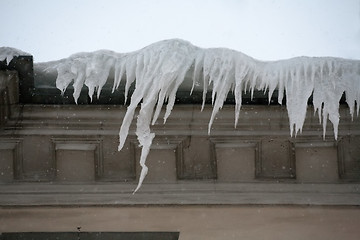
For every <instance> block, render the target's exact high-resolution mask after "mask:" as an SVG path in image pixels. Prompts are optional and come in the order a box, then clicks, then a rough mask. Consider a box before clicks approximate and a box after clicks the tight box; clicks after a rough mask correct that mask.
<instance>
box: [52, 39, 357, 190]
mask: <svg viewBox="0 0 360 240" xmlns="http://www.w3.org/2000/svg"><path fill="white" fill-rule="evenodd" d="M54 67H55V68H56V69H57V71H58V77H57V80H56V85H57V87H58V88H59V89H60V90H61V91H62V92H64V91H65V90H66V88H67V86H68V85H69V84H70V83H71V82H73V81H74V83H73V85H74V89H75V91H74V99H75V101H77V98H78V97H79V94H80V91H81V88H82V87H83V85H84V84H85V85H86V86H87V87H88V88H89V96H90V98H92V96H93V95H94V93H95V92H96V93H97V96H99V95H100V92H101V89H102V87H103V86H104V84H105V83H106V81H107V79H108V76H109V73H110V71H114V73H115V78H114V86H113V91H114V90H115V89H116V88H118V87H119V85H120V82H121V80H122V79H126V83H125V102H126V99H127V97H128V96H127V95H128V91H129V87H130V85H131V84H132V83H133V82H134V81H135V90H134V92H133V94H132V96H131V101H130V105H129V106H128V108H127V111H126V114H125V117H124V120H123V122H122V125H121V128H120V133H119V137H120V144H119V150H121V149H122V147H123V146H124V143H125V140H126V138H127V135H128V131H129V127H130V124H131V121H132V119H133V117H134V113H135V109H136V107H137V106H138V105H139V103H140V102H141V101H142V102H141V107H140V112H139V115H138V118H137V128H136V135H137V138H138V140H139V143H140V146H142V152H141V158H140V165H141V166H142V171H141V176H140V180H139V184H138V186H137V188H136V190H135V192H136V191H137V190H138V189H139V187H140V186H141V184H142V181H143V180H144V177H145V175H146V174H147V171H148V169H147V167H146V165H145V161H146V157H147V155H148V152H149V150H150V146H151V144H152V140H153V138H154V136H155V134H154V133H152V132H151V130H150V124H154V123H155V122H156V121H157V119H158V117H159V113H160V111H161V109H162V106H163V104H164V102H167V105H166V112H165V116H164V123H165V122H166V119H167V118H168V116H169V115H170V113H171V110H172V108H173V106H174V103H175V97H176V92H177V90H178V88H179V86H180V84H181V83H182V82H183V81H184V79H185V75H186V73H187V72H188V71H190V69H193V87H192V89H191V90H190V94H191V92H192V91H193V88H194V86H195V85H202V87H203V104H202V109H203V107H204V104H205V96H206V93H207V91H208V90H212V104H213V111H212V115H211V118H210V122H209V129H208V131H209V132H210V129H211V125H212V123H213V121H214V118H215V116H216V114H217V113H218V111H219V110H220V109H221V108H222V106H223V103H224V101H225V99H226V97H227V94H228V93H229V92H230V91H233V92H234V95H235V102H236V105H235V126H236V125H237V122H238V119H239V113H240V108H241V100H242V93H243V92H246V91H250V92H251V95H253V92H254V90H255V89H257V90H263V91H268V97H269V100H270V98H271V96H272V94H273V92H274V90H275V89H278V90H279V95H278V102H279V103H280V104H281V102H282V99H283V96H284V92H285V94H286V107H287V111H288V116H289V121H290V135H291V136H293V135H294V134H295V135H296V134H297V133H298V132H301V131H302V127H303V124H304V121H305V115H306V109H307V102H308V99H309V97H310V96H311V95H313V104H314V108H315V111H317V112H318V115H319V120H320V122H322V124H323V134H324V137H325V132H326V123H327V119H329V120H330V121H331V122H332V124H333V127H334V134H335V139H336V138H337V132H338V124H339V100H340V98H341V96H342V94H343V92H345V93H346V101H347V103H348V105H349V108H350V113H351V115H352V116H353V115H354V111H355V107H356V112H357V115H358V114H359V103H360V61H358V60H347V59H340V58H330V57H327V58H310V57H298V58H293V59H289V60H282V61H275V62H261V61H257V60H255V59H253V58H251V57H249V56H247V55H245V54H242V53H240V52H237V51H234V50H230V49H225V48H214V49H202V48H199V47H196V46H193V45H191V44H190V43H189V42H186V41H183V40H178V39H174V40H166V41H162V42H158V43H155V44H152V45H150V46H148V47H146V48H143V49H141V50H139V51H136V52H131V53H126V54H119V53H114V52H110V51H98V52H94V53H82V54H76V55H73V56H71V57H70V58H68V59H66V60H65V61H62V62H60V63H59V64H57V65H56V66H54Z"/></svg>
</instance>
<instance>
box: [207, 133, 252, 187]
mask: <svg viewBox="0 0 360 240" xmlns="http://www.w3.org/2000/svg"><path fill="white" fill-rule="evenodd" d="M212 141H213V142H214V143H215V151H216V166H217V180H218V182H249V181H254V179H255V161H256V158H257V157H258V143H257V142H245V141H242V140H239V139H233V138H226V139H216V138H214V139H212Z"/></svg>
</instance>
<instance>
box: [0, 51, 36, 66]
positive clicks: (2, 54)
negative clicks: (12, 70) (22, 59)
mask: <svg viewBox="0 0 360 240" xmlns="http://www.w3.org/2000/svg"><path fill="white" fill-rule="evenodd" d="M29 55H30V54H29V53H26V52H23V51H21V50H19V49H16V48H10V47H0V61H4V60H6V64H7V65H9V63H10V62H11V60H12V59H13V58H14V57H18V56H29Z"/></svg>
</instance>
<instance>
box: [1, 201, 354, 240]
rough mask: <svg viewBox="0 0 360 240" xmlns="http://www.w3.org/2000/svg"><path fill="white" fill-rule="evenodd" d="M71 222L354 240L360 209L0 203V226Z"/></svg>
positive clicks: (32, 228)
mask: <svg viewBox="0 0 360 240" xmlns="http://www.w3.org/2000/svg"><path fill="white" fill-rule="evenodd" d="M77 227H81V231H84V232H87V231H110V232H144V231H150V232H154V231H155V232H163V231H165V232H180V235H179V239H180V240H193V239H197V240H218V239H229V240H238V239H247V240H258V239H269V240H288V239H294V240H308V239H317V240H338V239H347V240H357V239H359V236H360V209H359V208H356V207H335V208H334V207H305V206H164V207H159V206H148V207H80V208H49V207H42V208H17V209H14V208H5V209H0V232H7V231H12V232H43V231H46V232H69V231H70V232H76V231H77ZM80 236H81V235H80Z"/></svg>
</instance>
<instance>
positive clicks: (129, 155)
mask: <svg viewBox="0 0 360 240" xmlns="http://www.w3.org/2000/svg"><path fill="white" fill-rule="evenodd" d="M118 144H119V136H118V135H116V136H104V139H103V157H104V161H103V167H104V169H103V171H104V172H103V178H102V179H101V180H102V181H134V180H135V149H134V145H133V144H131V140H128V141H126V143H125V145H124V147H123V149H122V150H121V151H118Z"/></svg>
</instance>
